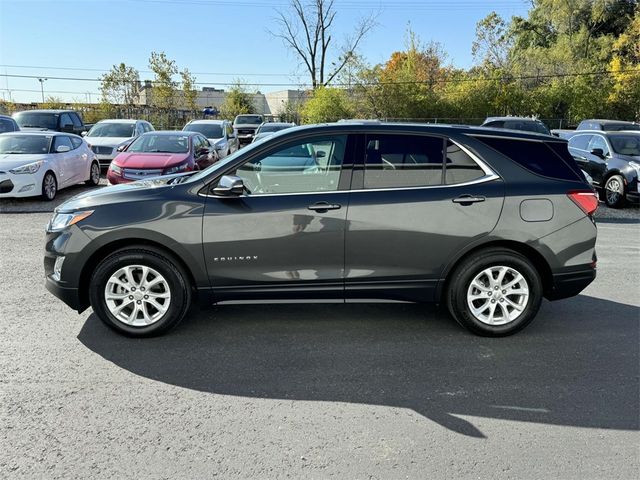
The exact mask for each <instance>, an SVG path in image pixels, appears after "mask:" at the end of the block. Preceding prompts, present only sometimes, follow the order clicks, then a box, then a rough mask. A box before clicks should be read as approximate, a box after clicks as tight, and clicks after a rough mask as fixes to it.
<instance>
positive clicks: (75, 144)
mask: <svg viewBox="0 0 640 480" xmlns="http://www.w3.org/2000/svg"><path fill="white" fill-rule="evenodd" d="M69 138H70V139H71V144H72V145H73V148H74V149H76V148H78V147H79V146H80V145H82V139H81V138H78V137H69Z"/></svg>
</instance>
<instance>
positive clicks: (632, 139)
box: [609, 135, 640, 157]
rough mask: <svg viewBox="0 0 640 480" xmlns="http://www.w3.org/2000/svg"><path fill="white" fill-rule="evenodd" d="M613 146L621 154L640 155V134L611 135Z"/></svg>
mask: <svg viewBox="0 0 640 480" xmlns="http://www.w3.org/2000/svg"><path fill="white" fill-rule="evenodd" d="M609 140H610V141H611V148H613V151H614V152H616V153H619V154H620V155H631V156H632V157H638V156H640V135H609Z"/></svg>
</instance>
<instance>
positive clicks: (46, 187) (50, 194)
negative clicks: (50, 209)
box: [42, 171, 58, 202]
mask: <svg viewBox="0 0 640 480" xmlns="http://www.w3.org/2000/svg"><path fill="white" fill-rule="evenodd" d="M57 193H58V181H57V180H56V176H55V174H54V173H53V172H51V171H49V172H47V173H45V174H44V178H43V179H42V198H44V199H45V200H47V201H49V202H50V201H51V200H53V199H54V198H56V194H57Z"/></svg>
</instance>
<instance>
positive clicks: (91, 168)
mask: <svg viewBox="0 0 640 480" xmlns="http://www.w3.org/2000/svg"><path fill="white" fill-rule="evenodd" d="M94 165H98V181H97V182H94V181H93V166H94ZM87 184H88V185H92V186H94V187H96V186H98V185H99V184H100V164H99V163H98V162H95V161H94V162H91V167H89V180H87Z"/></svg>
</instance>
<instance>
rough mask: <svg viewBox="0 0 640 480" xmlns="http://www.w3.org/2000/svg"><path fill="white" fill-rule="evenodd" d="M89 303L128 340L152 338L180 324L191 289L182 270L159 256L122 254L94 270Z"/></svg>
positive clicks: (145, 251) (151, 252)
mask: <svg viewBox="0 0 640 480" xmlns="http://www.w3.org/2000/svg"><path fill="white" fill-rule="evenodd" d="M144 272H146V282H143V281H142V280H143V274H144ZM89 300H90V302H91V307H92V308H93V311H94V312H95V313H96V315H98V317H99V318H100V320H102V321H103V322H104V323H105V324H106V325H107V326H109V327H110V328H113V329H114V330H116V331H118V332H120V333H122V334H124V335H127V336H130V337H151V336H155V335H160V334H162V333H165V332H167V331H168V330H170V329H171V328H173V327H175V326H176V325H177V324H178V323H179V322H180V321H181V320H182V319H183V318H184V316H185V314H186V313H187V311H188V310H189V306H190V304H191V287H190V285H189V280H188V277H187V275H186V274H185V272H184V271H183V270H182V268H181V267H180V266H179V265H178V264H177V263H176V262H174V261H172V260H170V259H169V258H167V257H166V256H164V255H163V254H161V253H160V252H157V251H154V250H151V249H148V248H126V249H123V250H119V251H117V252H115V253H113V254H111V255H109V256H108V257H107V258H106V259H104V260H103V261H102V262H100V263H99V264H98V266H97V267H96V269H95V270H94V272H93V275H92V276H91V283H90V284H89Z"/></svg>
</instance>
